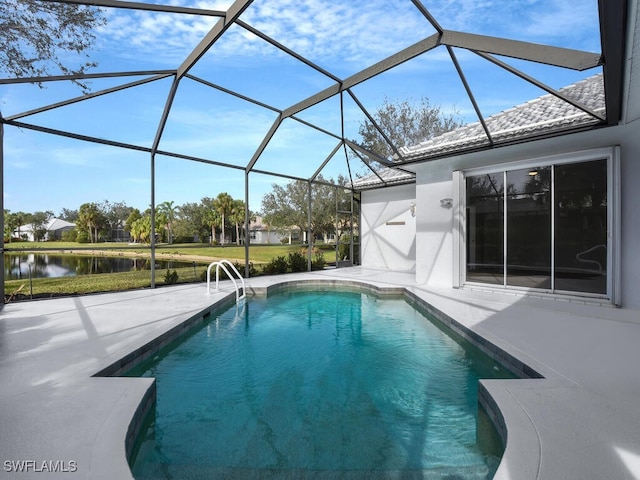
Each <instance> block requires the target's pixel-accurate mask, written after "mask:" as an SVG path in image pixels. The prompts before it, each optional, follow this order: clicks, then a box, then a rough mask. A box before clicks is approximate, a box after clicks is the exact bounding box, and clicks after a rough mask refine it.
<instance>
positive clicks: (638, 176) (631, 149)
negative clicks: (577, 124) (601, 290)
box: [415, 121, 640, 308]
mask: <svg viewBox="0 0 640 480" xmlns="http://www.w3.org/2000/svg"><path fill="white" fill-rule="evenodd" d="M639 132H640V121H634V122H632V123H630V124H628V125H623V126H618V127H610V128H604V129H600V130H596V131H591V132H584V133H580V134H573V135H565V136H562V137H557V138H553V139H548V140H542V141H537V142H530V143H526V144H523V145H514V146H511V147H505V148H500V149H496V150H493V151H487V152H481V153H476V154H469V155H461V156H456V157H452V158H448V159H446V160H439V161H434V162H427V163H423V164H418V165H416V203H417V208H416V213H417V215H416V219H417V229H416V244H417V249H416V251H417V253H416V267H415V268H416V281H417V283H419V284H428V285H444V286H452V285H453V237H452V227H453V210H454V209H453V208H451V209H447V208H443V207H442V206H441V205H440V199H442V198H451V197H453V183H452V172H453V171H454V170H464V169H469V168H473V167H480V166H489V165H491V166H493V165H500V164H504V163H510V162H515V161H521V160H528V159H532V158H536V157H546V156H551V155H559V154H564V153H571V152H577V151H582V150H589V149H593V148H601V147H611V146H615V145H620V147H621V187H620V188H621V199H622V202H621V203H622V208H621V210H622V212H621V215H622V218H621V237H622V238H621V264H622V268H621V280H622V286H621V287H622V303H623V305H626V306H630V307H634V308H637V307H640V291H639V290H638V285H640V208H639V206H640V135H639Z"/></svg>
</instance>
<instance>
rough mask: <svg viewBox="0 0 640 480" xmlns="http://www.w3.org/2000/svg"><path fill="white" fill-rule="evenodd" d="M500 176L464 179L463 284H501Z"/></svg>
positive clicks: (502, 191)
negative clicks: (464, 241)
mask: <svg viewBox="0 0 640 480" xmlns="http://www.w3.org/2000/svg"><path fill="white" fill-rule="evenodd" d="M503 180H504V174H503V173H493V174H490V175H476V176H469V177H467V178H466V199H467V209H466V211H467V221H466V229H467V242H466V247H467V268H466V273H467V281H468V282H481V283H490V284H494V285H495V284H498V285H503V284H504V246H503V245H504V181H503Z"/></svg>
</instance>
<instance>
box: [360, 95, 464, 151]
mask: <svg viewBox="0 0 640 480" xmlns="http://www.w3.org/2000/svg"><path fill="white" fill-rule="evenodd" d="M373 118H374V120H375V121H376V123H377V124H378V126H379V127H380V128H381V129H382V131H383V132H384V133H385V135H386V136H387V137H388V138H389V140H390V141H391V142H392V143H393V145H394V146H395V147H396V148H400V147H409V146H412V145H417V144H419V143H420V142H424V141H425V140H429V139H430V138H433V137H437V136H439V135H442V134H443V133H446V132H448V131H450V130H455V129H456V128H459V127H461V126H462V125H463V123H462V120H461V119H460V118H458V117H457V115H456V114H455V113H451V114H448V115H445V114H444V113H443V112H442V110H441V109H440V107H439V106H437V105H431V103H430V102H429V99H428V98H424V97H423V98H421V99H420V103H419V104H418V105H414V104H413V103H411V102H410V101H409V100H404V101H401V102H397V103H393V102H391V101H390V100H389V99H388V98H385V99H384V101H383V103H382V105H381V106H380V107H378V109H377V110H376V111H375V113H374V114H373ZM358 133H359V134H360V137H361V138H362V140H361V142H360V144H361V145H362V146H363V147H365V148H366V149H367V150H370V151H371V152H373V153H377V154H378V155H380V156H381V157H383V158H386V159H387V160H391V159H392V158H393V156H394V155H395V152H394V150H393V148H391V146H390V145H389V143H387V141H386V140H385V139H384V137H383V136H382V134H381V133H380V132H379V131H378V129H377V128H376V127H375V126H374V125H373V123H371V122H370V121H369V120H365V121H364V123H361V124H360V128H359V129H358Z"/></svg>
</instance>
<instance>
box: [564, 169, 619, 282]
mask: <svg viewBox="0 0 640 480" xmlns="http://www.w3.org/2000/svg"><path fill="white" fill-rule="evenodd" d="M555 169H556V170H555V237H556V238H555V251H554V254H555V289H556V290H566V291H573V292H587V293H597V294H606V293H607V161H606V160H596V161H592V162H583V163H571V164H565V165H558V166H556V167H555Z"/></svg>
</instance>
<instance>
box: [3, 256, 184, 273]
mask: <svg viewBox="0 0 640 480" xmlns="http://www.w3.org/2000/svg"><path fill="white" fill-rule="evenodd" d="M192 265H193V263H192V262H176V261H173V260H170V261H167V260H156V269H158V270H160V269H162V270H164V269H167V268H171V269H173V268H180V267H190V266H192ZM29 266H31V276H32V278H45V277H46V278H55V277H69V276H75V275H90V274H94V273H120V272H130V271H139V270H150V269H151V260H150V259H149V258H133V257H103V256H92V255H56V254H48V253H32V252H29V253H27V252H25V253H19V254H16V253H11V254H8V253H5V255H4V275H5V279H6V280H17V279H21V278H29Z"/></svg>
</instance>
